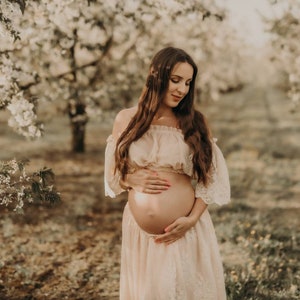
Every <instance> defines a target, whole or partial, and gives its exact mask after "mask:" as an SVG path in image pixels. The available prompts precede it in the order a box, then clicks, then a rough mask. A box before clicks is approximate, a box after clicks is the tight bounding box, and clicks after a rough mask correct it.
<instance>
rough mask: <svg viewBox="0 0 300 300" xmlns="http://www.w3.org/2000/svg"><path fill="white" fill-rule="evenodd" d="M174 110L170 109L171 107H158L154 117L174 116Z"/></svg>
mask: <svg viewBox="0 0 300 300" xmlns="http://www.w3.org/2000/svg"><path fill="white" fill-rule="evenodd" d="M174 116H175V115H174V112H173V110H172V108H169V107H160V108H159V109H158V111H157V113H156V114H155V116H154V118H155V119H156V120H157V119H161V118H174Z"/></svg>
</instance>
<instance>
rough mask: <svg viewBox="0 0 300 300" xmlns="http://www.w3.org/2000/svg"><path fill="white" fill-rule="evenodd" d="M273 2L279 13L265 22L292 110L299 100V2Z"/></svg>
mask: <svg viewBox="0 0 300 300" xmlns="http://www.w3.org/2000/svg"><path fill="white" fill-rule="evenodd" d="M273 4H274V6H275V9H276V6H280V13H278V14H277V16H274V17H273V18H272V19H266V23H267V25H268V27H269V32H270V33H271V34H272V46H273V49H274V50H275V51H274V54H273V56H274V61H275V63H276V64H277V66H278V67H279V69H280V70H281V71H282V72H283V74H284V78H285V81H286V85H287V95H288V97H289V98H290V99H291V103H292V111H293V110H294V109H295V108H296V107H297V105H298V104H299V102H300V44H299V39H300V22H299V15H300V2H297V1H289V0H288V1H284V2H278V3H277V1H275V3H273Z"/></svg>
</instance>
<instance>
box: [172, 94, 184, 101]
mask: <svg viewBox="0 0 300 300" xmlns="http://www.w3.org/2000/svg"><path fill="white" fill-rule="evenodd" d="M172 97H173V98H175V99H176V100H181V99H182V96H177V95H173V94H172Z"/></svg>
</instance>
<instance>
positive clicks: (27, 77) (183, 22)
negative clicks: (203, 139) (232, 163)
mask: <svg viewBox="0 0 300 300" xmlns="http://www.w3.org/2000/svg"><path fill="white" fill-rule="evenodd" d="M166 45H174V46H179V47H181V46H182V45H184V48H185V49H186V50H187V51H188V52H190V53H192V55H193V57H194V58H195V60H196V62H197V64H198V65H199V67H200V76H199V84H198V86H199V89H200V90H201V95H202V99H213V100H218V98H219V93H220V92H223V91H226V90H228V89H232V88H236V87H239V86H241V85H242V84H243V78H244V77H243V73H242V70H241V68H237V67H234V66H238V65H241V64H240V60H241V59H242V55H243V51H242V46H241V45H242V44H241V41H240V40H239V39H238V38H237V37H236V35H235V33H234V31H233V30H232V28H231V27H230V25H229V23H228V22H227V20H226V16H225V13H224V10H223V9H221V8H219V7H218V6H217V5H216V4H215V2H214V1H212V0H210V1H208V0H190V1H184V0H168V1H163V0H110V1H105V0H99V1H95V0H87V1H82V0H53V1H47V0H35V1H33V0H32V1H30V0H27V1H25V0H3V1H1V2H0V109H2V110H3V109H6V110H7V111H9V112H10V115H11V116H10V118H9V120H8V125H9V126H11V127H12V128H13V129H14V130H15V131H16V132H18V133H20V134H21V135H23V136H25V137H27V138H35V137H40V136H41V135H42V130H43V125H42V123H41V122H40V120H39V109H40V108H41V107H43V106H47V104H48V103H49V102H51V103H52V104H54V105H56V106H57V108H58V109H61V110H67V112H68V115H69V117H70V123H71V128H72V136H73V140H72V150H73V151H74V152H83V151H84V134H85V125H86V123H87V122H88V119H89V118H91V117H93V116H96V117H98V118H105V116H106V112H109V111H111V110H114V109H119V108H121V107H124V106H128V105H131V104H133V103H135V102H136V101H137V98H138V96H139V93H140V91H141V88H142V85H143V83H144V80H145V76H146V73H147V68H148V65H149V62H150V59H151V57H152V55H153V54H154V53H155V52H156V51H157V50H159V49H160V48H162V47H163V46H166ZM24 166H25V165H24V164H23V162H16V161H15V160H11V161H9V162H2V167H1V168H2V169H1V168H0V197H1V196H3V197H2V199H4V200H2V202H0V204H5V205H8V203H10V201H11V200H12V199H13V201H15V206H16V208H21V207H22V205H23V203H24V199H25V198H26V197H27V199H28V200H29V201H32V199H36V198H38V199H42V200H49V199H50V200H51V199H54V198H55V197H56V198H55V199H58V197H59V195H58V194H57V193H56V192H55V189H54V188H53V184H52V183H51V180H46V179H45V178H46V177H47V178H48V179H49V178H50V179H51V178H52V177H51V176H52V175H51V174H52V173H51V170H44V171H43V170H41V171H40V172H36V173H34V174H32V175H30V176H28V175H25V173H24ZM37 174H38V175H37ZM45 176H46V177H45ZM16 178H17V179H16Z"/></svg>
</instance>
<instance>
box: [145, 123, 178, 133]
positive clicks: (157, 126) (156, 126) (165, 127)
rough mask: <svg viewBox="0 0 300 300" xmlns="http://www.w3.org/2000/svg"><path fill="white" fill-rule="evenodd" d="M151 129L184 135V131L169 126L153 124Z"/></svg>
mask: <svg viewBox="0 0 300 300" xmlns="http://www.w3.org/2000/svg"><path fill="white" fill-rule="evenodd" d="M150 129H154V130H166V131H173V132H179V133H182V130H181V129H180V128H177V127H173V126H167V125H159V124H151V125H150Z"/></svg>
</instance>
